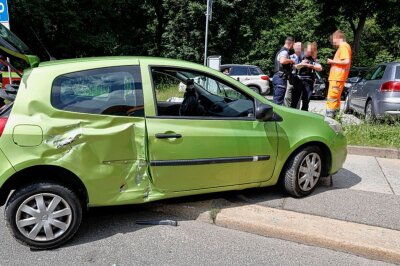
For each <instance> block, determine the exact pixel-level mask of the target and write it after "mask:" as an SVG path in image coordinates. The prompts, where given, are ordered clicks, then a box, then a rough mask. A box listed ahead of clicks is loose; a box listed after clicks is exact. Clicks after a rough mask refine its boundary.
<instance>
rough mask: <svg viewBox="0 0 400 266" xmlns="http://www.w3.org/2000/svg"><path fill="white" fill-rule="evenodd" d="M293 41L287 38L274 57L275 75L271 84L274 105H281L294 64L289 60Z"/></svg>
mask: <svg viewBox="0 0 400 266" xmlns="http://www.w3.org/2000/svg"><path fill="white" fill-rule="evenodd" d="M293 44H294V39H293V38H292V37H287V38H286V40H285V45H284V46H283V47H282V48H281V49H280V50H279V51H278V53H277V54H276V57H275V74H274V76H273V80H272V84H273V86H274V99H273V101H274V103H276V104H279V105H283V102H284V98H285V94H286V88H287V83H288V80H289V78H290V75H292V73H291V72H292V67H293V65H294V64H295V63H296V62H295V61H294V60H293V59H290V50H291V49H292V48H293Z"/></svg>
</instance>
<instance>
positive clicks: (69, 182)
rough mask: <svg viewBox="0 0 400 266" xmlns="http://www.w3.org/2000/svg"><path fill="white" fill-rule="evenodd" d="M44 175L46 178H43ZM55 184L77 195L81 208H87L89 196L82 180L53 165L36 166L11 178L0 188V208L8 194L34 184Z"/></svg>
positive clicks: (68, 171)
mask: <svg viewBox="0 0 400 266" xmlns="http://www.w3.org/2000/svg"><path fill="white" fill-rule="evenodd" d="M43 173H46V176H43ZM46 181H47V182H56V183H58V184H61V185H64V186H66V187H68V188H70V189H72V190H73V191H74V192H76V193H77V195H78V197H79V200H80V201H81V203H82V206H83V208H85V207H86V206H88V202H89V195H88V192H87V189H86V186H85V185H84V183H83V182H82V180H81V179H80V178H79V177H78V176H77V175H75V174H74V173H73V172H71V171H70V170H68V169H65V168H63V167H60V166H54V165H37V166H32V167H28V168H25V169H22V170H20V171H18V172H16V173H15V174H13V175H12V176H10V177H9V178H8V179H7V181H6V182H5V183H4V184H3V186H2V187H1V188H0V206H2V205H4V204H5V203H6V201H7V199H8V197H9V196H10V193H11V192H12V191H13V190H15V189H18V188H20V187H21V186H25V185H27V184H32V183H35V182H46Z"/></svg>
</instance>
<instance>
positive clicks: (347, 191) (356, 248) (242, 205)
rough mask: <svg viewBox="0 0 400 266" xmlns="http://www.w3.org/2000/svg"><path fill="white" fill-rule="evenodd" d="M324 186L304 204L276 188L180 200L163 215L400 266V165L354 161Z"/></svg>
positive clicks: (398, 162) (356, 157)
mask: <svg viewBox="0 0 400 266" xmlns="http://www.w3.org/2000/svg"><path fill="white" fill-rule="evenodd" d="M321 183H322V184H321V185H320V186H319V187H318V188H317V189H316V191H315V192H314V193H313V194H312V195H310V196H309V197H306V198H302V199H296V198H292V197H289V196H287V195H286V194H285V193H283V192H282V191H281V190H279V189H278V188H277V187H271V188H259V189H249V190H245V191H234V192H229V193H217V194H213V195H208V196H207V195H206V196H200V197H191V198H186V199H177V200H173V201H171V202H170V203H168V202H163V203H162V204H161V205H159V206H158V208H159V209H158V210H159V211H163V212H165V213H170V214H174V215H177V216H181V217H184V218H186V219H195V220H200V221H205V222H210V219H212V220H213V222H214V223H215V224H216V225H219V226H223V227H228V228H232V229H237V230H241V231H246V232H250V233H255V234H260V235H264V236H267V237H275V238H281V239H286V240H290V241H295V242H300V243H304V244H309V245H316V246H323V247H327V248H331V249H334V250H340V251H346V252H349V253H355V254H358V255H361V256H365V257H369V258H374V259H380V260H383V261H389V262H394V263H400V242H399V240H396V239H397V237H399V238H400V160H398V159H384V158H375V157H371V156H359V155H349V156H348V159H347V161H346V163H345V165H344V167H343V169H342V170H341V171H340V172H339V173H338V174H336V175H335V176H333V177H332V179H325V180H323V182H321ZM185 200H186V201H185ZM188 200H189V202H188ZM184 201H185V202H184ZM321 223H322V224H323V225H322V224H321ZM319 224H321V226H319ZM327 225H328V226H327ZM329 226H331V228H330V227H329ZM324 230H325V231H324ZM393 237H395V238H393ZM374 239H376V241H374ZM382 241H383V242H382ZM382 243H386V244H385V246H382ZM374 250H375V251H376V252H374Z"/></svg>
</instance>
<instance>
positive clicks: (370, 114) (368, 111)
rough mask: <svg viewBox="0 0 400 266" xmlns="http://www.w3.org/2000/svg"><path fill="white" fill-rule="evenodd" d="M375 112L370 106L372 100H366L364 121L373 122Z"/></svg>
mask: <svg viewBox="0 0 400 266" xmlns="http://www.w3.org/2000/svg"><path fill="white" fill-rule="evenodd" d="M375 119H376V116H375V111H374V106H373V105H372V100H368V102H367V105H366V106H365V120H366V121H367V122H373V121H375Z"/></svg>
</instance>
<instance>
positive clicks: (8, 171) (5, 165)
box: [0, 149, 15, 206]
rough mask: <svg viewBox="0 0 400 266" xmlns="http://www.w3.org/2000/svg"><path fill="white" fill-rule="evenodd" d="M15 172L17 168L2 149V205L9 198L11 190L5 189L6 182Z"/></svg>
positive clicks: (0, 202)
mask: <svg viewBox="0 0 400 266" xmlns="http://www.w3.org/2000/svg"><path fill="white" fill-rule="evenodd" d="M14 173H15V169H14V168H13V167H12V165H11V163H10V162H9V161H8V159H7V158H6V156H5V154H4V153H3V151H2V150H1V149H0V206H2V205H3V204H4V203H5V201H6V200H7V197H8V194H9V191H7V190H5V188H4V186H3V185H4V183H5V182H6V181H7V180H8V178H9V177H10V176H12V175H13V174H14Z"/></svg>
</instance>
